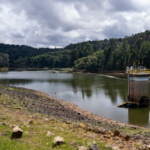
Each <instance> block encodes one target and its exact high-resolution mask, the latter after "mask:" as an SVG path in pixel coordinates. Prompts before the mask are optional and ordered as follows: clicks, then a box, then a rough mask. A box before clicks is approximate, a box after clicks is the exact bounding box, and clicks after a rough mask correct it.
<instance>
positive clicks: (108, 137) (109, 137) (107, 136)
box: [103, 135, 111, 139]
mask: <svg viewBox="0 0 150 150" xmlns="http://www.w3.org/2000/svg"><path fill="white" fill-rule="evenodd" d="M103 137H104V138H107V139H111V136H110V135H104V136H103Z"/></svg>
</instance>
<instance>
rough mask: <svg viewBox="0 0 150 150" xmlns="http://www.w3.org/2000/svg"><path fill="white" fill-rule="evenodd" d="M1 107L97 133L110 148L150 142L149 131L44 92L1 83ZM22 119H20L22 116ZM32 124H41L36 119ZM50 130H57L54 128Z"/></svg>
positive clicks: (135, 146)
mask: <svg viewBox="0 0 150 150" xmlns="http://www.w3.org/2000/svg"><path fill="white" fill-rule="evenodd" d="M0 106H3V107H4V108H7V109H13V110H20V111H21V112H24V113H23V114H25V112H26V111H27V112H30V113H31V114H33V115H34V114H37V115H38V114H39V115H40V114H41V115H44V116H47V117H48V118H51V119H52V117H55V118H56V119H54V121H52V122H53V123H54V122H56V123H55V124H56V125H58V126H59V125H60V124H61V125H63V124H64V123H65V124H67V125H68V127H69V128H70V130H71V129H72V128H73V130H74V129H76V130H81V128H82V131H83V132H84V134H86V132H87V134H91V133H94V135H95V136H96V137H97V138H98V139H97V138H96V139H97V140H100V141H101V142H104V143H106V146H107V147H111V148H113V147H116V146H118V142H119V145H120V146H119V147H122V148H120V149H123V150H126V149H127V147H128V146H129V147H130V148H131V147H132V150H135V149H137V147H140V146H143V144H144V143H146V145H149V143H150V136H149V134H150V130H149V129H148V128H144V127H139V126H135V125H129V124H125V123H119V122H117V121H114V120H111V119H109V118H105V117H102V116H98V115H95V114H93V113H90V112H88V111H86V110H84V109H82V108H80V107H79V106H77V105H76V104H73V103H70V102H65V101H63V100H59V99H57V98H54V97H51V96H49V95H48V94H47V93H44V92H41V91H36V90H31V89H26V88H21V87H14V86H9V85H2V84H0ZM6 111H8V110H6ZM16 117H17V114H16ZM19 117H20V118H21V116H19ZM26 117H27V116H26ZM29 117H30V116H29ZM33 119H34V118H33ZM51 119H50V120H51ZM52 120H53V119H52ZM33 121H35V122H39V121H37V120H36V119H34V120H33ZM45 124H46V123H45ZM37 126H38V123H37ZM51 127H52V128H55V126H54V127H53V125H51ZM69 128H68V129H69ZM35 130H36V129H35ZM118 130H119V131H120V132H119V134H120V133H121V134H120V136H118V137H115V132H116V131H117V132H118ZM69 132H70V131H69ZM89 132H91V133H89ZM113 134H114V135H113ZM83 138H84V136H83ZM126 138H127V139H126ZM129 139H130V140H129ZM118 140H119V141H118Z"/></svg>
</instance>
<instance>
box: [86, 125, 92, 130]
mask: <svg viewBox="0 0 150 150" xmlns="http://www.w3.org/2000/svg"><path fill="white" fill-rule="evenodd" d="M84 129H85V130H86V131H92V130H93V129H92V127H90V126H88V125H86V126H85V127H84Z"/></svg>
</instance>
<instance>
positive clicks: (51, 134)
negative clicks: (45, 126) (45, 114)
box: [46, 131, 54, 137]
mask: <svg viewBox="0 0 150 150" xmlns="http://www.w3.org/2000/svg"><path fill="white" fill-rule="evenodd" d="M53 135H54V133H52V132H50V131H48V132H47V134H46V136H48V137H50V136H53Z"/></svg>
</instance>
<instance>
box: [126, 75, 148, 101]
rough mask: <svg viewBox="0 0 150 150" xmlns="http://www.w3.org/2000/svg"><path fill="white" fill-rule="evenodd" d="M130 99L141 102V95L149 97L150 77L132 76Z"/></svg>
mask: <svg viewBox="0 0 150 150" xmlns="http://www.w3.org/2000/svg"><path fill="white" fill-rule="evenodd" d="M129 86H130V100H132V101H136V102H139V101H140V100H141V97H143V96H145V97H148V98H149V77H130V84H129Z"/></svg>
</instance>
